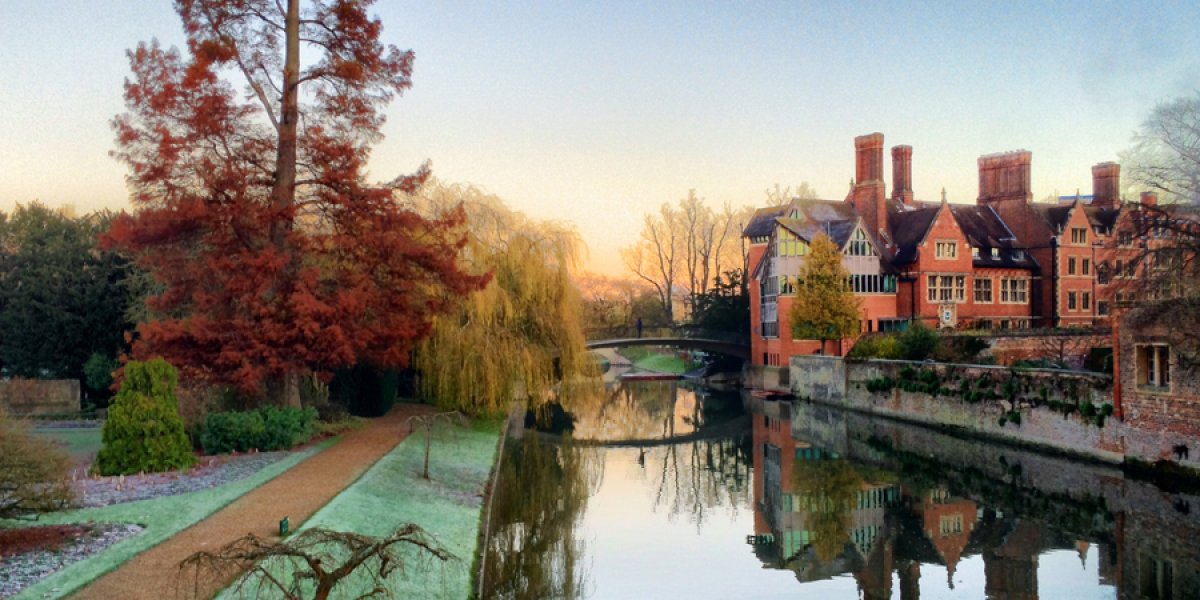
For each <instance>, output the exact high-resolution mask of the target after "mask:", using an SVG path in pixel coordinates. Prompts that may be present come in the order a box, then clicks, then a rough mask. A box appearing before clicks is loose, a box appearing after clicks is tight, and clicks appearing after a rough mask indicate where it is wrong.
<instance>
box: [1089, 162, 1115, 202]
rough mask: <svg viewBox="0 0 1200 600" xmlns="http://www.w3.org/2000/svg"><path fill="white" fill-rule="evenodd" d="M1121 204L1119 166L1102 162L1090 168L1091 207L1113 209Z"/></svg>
mask: <svg viewBox="0 0 1200 600" xmlns="http://www.w3.org/2000/svg"><path fill="white" fill-rule="evenodd" d="M1120 203H1121V165H1119V164H1117V163H1114V162H1102V163H1100V164H1098V165H1095V166H1093V167H1092V206H1099V207H1102V208H1115V207H1116V206H1117V205H1118V204H1120Z"/></svg>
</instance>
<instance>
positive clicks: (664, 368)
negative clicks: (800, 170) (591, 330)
mask: <svg viewBox="0 0 1200 600" xmlns="http://www.w3.org/2000/svg"><path fill="white" fill-rule="evenodd" d="M617 352H618V353H619V354H620V355H621V356H624V357H625V358H626V359H628V360H629V362H631V363H633V366H635V367H637V368H639V369H645V370H647V371H659V372H661V373H674V374H676V375H680V374H683V373H687V372H688V371H691V370H692V369H695V368H697V367H699V366H700V363H695V362H689V361H686V360H683V359H681V358H679V356H678V355H677V354H676V353H675V352H674V351H672V350H654V349H650V348H646V347H644V346H633V347H629V348H621V349H619V350H617Z"/></svg>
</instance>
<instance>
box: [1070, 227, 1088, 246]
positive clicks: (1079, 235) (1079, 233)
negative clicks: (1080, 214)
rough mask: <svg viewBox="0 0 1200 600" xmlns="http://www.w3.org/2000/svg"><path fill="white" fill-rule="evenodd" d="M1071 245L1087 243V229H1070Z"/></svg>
mask: <svg viewBox="0 0 1200 600" xmlns="http://www.w3.org/2000/svg"><path fill="white" fill-rule="evenodd" d="M1071 243H1072V244H1086V243H1087V228H1085V227H1072V228H1071Z"/></svg>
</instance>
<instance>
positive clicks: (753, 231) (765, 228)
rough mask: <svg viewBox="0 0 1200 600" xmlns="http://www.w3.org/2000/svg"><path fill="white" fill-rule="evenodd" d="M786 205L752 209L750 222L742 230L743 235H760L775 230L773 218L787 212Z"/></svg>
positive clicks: (769, 233) (768, 233)
mask: <svg viewBox="0 0 1200 600" xmlns="http://www.w3.org/2000/svg"><path fill="white" fill-rule="evenodd" d="M787 210H788V205H786V204H785V205H783V206H768V207H766V208H760V209H758V210H756V211H754V216H753V217H751V218H750V224H749V225H746V228H745V229H743V230H742V236H743V237H760V236H764V235H771V232H772V231H775V219H776V218H777V217H780V216H783V215H784V214H786V213H787Z"/></svg>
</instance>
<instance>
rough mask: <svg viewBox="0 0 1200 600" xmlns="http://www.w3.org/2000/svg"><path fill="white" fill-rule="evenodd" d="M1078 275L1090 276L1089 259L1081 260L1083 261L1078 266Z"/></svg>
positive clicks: (1090, 263)
mask: <svg viewBox="0 0 1200 600" xmlns="http://www.w3.org/2000/svg"><path fill="white" fill-rule="evenodd" d="M1079 274H1080V275H1091V274H1092V261H1091V259H1087V258H1085V259H1083V260H1082V261H1081V262H1080V264H1079Z"/></svg>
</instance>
